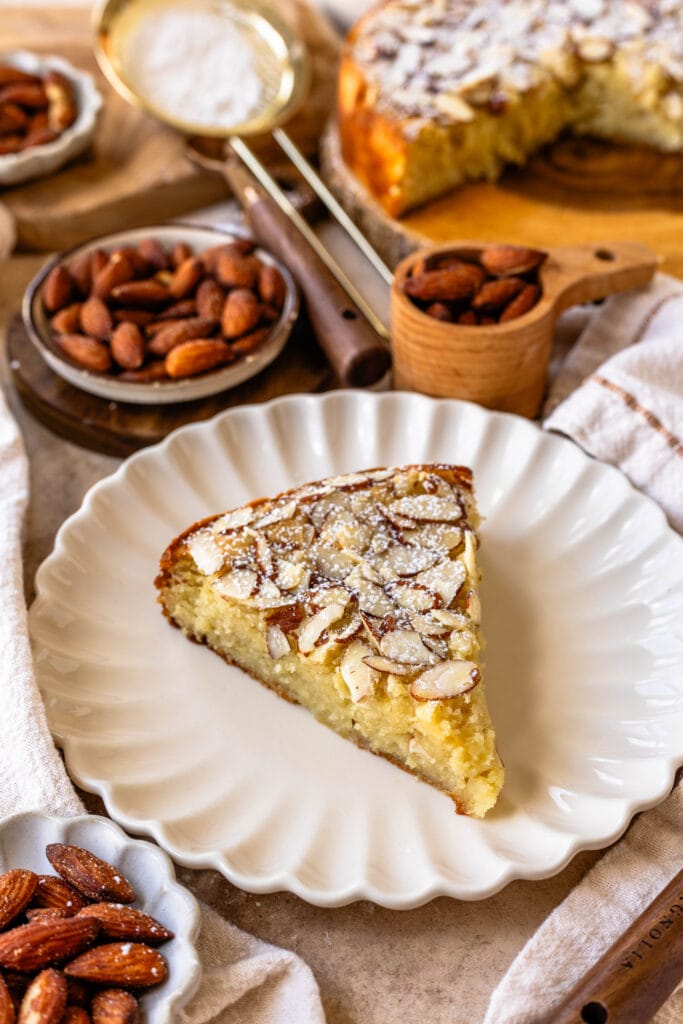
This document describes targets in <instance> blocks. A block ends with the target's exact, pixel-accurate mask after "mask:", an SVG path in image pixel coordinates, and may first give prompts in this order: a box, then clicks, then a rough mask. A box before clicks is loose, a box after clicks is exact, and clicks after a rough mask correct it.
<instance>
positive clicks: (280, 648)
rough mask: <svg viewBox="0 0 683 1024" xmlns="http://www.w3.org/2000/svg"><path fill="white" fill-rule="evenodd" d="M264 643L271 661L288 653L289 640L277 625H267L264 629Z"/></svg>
mask: <svg viewBox="0 0 683 1024" xmlns="http://www.w3.org/2000/svg"><path fill="white" fill-rule="evenodd" d="M266 645H267V647H268V654H269V655H270V656H271V658H272V659H273V661H277V660H278V658H283V657H284V656H285V654H289V653H290V646H289V640H288V639H287V637H286V636H285V634H284V633H283V632H282V630H281V629H280V627H279V626H268V627H267V629H266Z"/></svg>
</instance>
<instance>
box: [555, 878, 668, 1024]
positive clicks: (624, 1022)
mask: <svg viewBox="0 0 683 1024" xmlns="http://www.w3.org/2000/svg"><path fill="white" fill-rule="evenodd" d="M682 978H683V871H679V872H678V874H677V875H676V877H675V878H674V879H672V881H671V882H670V883H669V885H667V887H666V889H664V890H663V891H662V892H661V893H660V894H659V895H658V896H657V897H656V898H655V899H654V900H653V901H652V903H651V904H650V906H649V907H647V909H646V910H644V911H643V913H642V914H641V915H640V917H638V918H637V919H636V920H635V921H634V922H633V924H632V925H631V927H630V928H629V929H628V930H627V931H626V932H625V933H624V934H623V935H622V936H621V938H619V939H618V940H617V941H616V942H615V943H614V945H613V946H612V947H611V948H610V949H608V950H607V952H606V953H605V954H604V955H603V956H602V957H601V958H600V960H599V961H598V962H597V964H595V966H594V967H593V968H592V969H591V971H590V972H589V973H588V974H586V975H584V977H583V978H582V979H581V981H580V982H579V983H578V984H577V985H576V986H575V988H573V989H572V991H571V992H570V993H569V995H568V996H567V997H566V998H565V999H564V1001H563V1002H562V1005H561V1006H559V1007H558V1008H557V1010H555V1011H554V1012H553V1014H552V1018H550V1017H549V1018H548V1020H547V1024H647V1022H648V1021H649V1020H651V1019H652V1017H653V1016H654V1014H655V1013H656V1012H657V1010H658V1009H659V1007H660V1006H661V1005H662V1003H663V1002H664V1001H665V1000H666V999H667V997H668V996H669V995H670V994H671V993H672V992H673V990H674V989H675V988H676V986H677V985H678V983H679V982H680V981H681V979H682Z"/></svg>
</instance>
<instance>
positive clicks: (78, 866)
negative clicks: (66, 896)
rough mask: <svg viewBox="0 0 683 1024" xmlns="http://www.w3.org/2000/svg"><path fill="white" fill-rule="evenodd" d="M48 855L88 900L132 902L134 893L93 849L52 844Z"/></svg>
mask: <svg viewBox="0 0 683 1024" xmlns="http://www.w3.org/2000/svg"><path fill="white" fill-rule="evenodd" d="M45 854H46V856H47V859H48V860H49V862H50V864H51V865H52V867H53V868H54V869H55V871H56V872H57V873H58V874H59V875H61V877H62V878H64V879H65V880H66V881H67V882H69V884H70V885H73V886H74V888H76V889H77V890H78V892H80V893H82V894H83V896H85V898H86V899H88V900H115V901H116V902H118V903H133V902H134V900H135V899H136V894H135V890H134V889H133V886H132V885H131V884H130V882H129V881H128V880H127V879H126V878H124V877H123V875H122V874H121V872H120V871H118V870H117V869H116V868H115V867H113V866H112V865H111V864H107V862H106V861H104V860H100V858H99V857H96V856H95V854H94V853H91V852H90V850H84V849H83V848H82V847H80V846H70V845H68V844H66V843H49V844H48V845H47V846H46V847H45Z"/></svg>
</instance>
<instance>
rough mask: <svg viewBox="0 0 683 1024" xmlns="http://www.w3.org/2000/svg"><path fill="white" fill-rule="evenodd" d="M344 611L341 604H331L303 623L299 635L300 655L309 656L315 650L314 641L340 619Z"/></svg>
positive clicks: (344, 607)
mask: <svg viewBox="0 0 683 1024" xmlns="http://www.w3.org/2000/svg"><path fill="white" fill-rule="evenodd" d="M345 611H346V606H345V605H343V604H331V605H328V607H327V608H321V609H320V611H319V612H316V613H315V615H313V616H312V618H310V619H309V620H308V622H306V623H304V625H303V626H302V628H301V632H300V633H299V650H300V651H301V653H302V654H310V653H311V651H313V650H314V649H315V645H316V641H317V640H318V639H319V637H320V636H321V635H322V634H323V633H324V632H325V630H326V629H327V628H328V626H331V625H332V623H333V622H336V621H337V619H341V617H342V615H343V614H344V612H345Z"/></svg>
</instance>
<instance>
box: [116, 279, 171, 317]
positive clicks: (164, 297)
mask: <svg viewBox="0 0 683 1024" xmlns="http://www.w3.org/2000/svg"><path fill="white" fill-rule="evenodd" d="M111 297H112V298H113V299H116V301H117V302H120V303H121V305H122V306H142V308H143V309H151V308H154V307H156V306H163V305H165V304H166V303H167V302H168V300H169V299H170V298H171V294H170V292H169V290H168V288H167V287H166V286H165V285H164V284H162V283H161V282H160V281H156V280H154V279H153V278H148V279H147V280H146V281H125V282H123V284H118V285H116V286H115V287H114V288H112V290H111Z"/></svg>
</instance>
